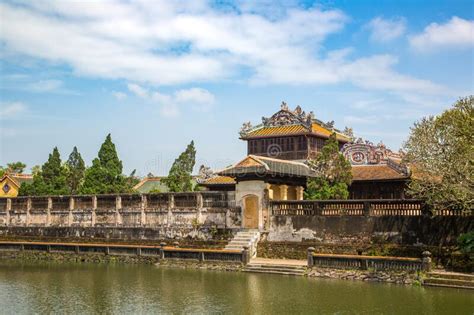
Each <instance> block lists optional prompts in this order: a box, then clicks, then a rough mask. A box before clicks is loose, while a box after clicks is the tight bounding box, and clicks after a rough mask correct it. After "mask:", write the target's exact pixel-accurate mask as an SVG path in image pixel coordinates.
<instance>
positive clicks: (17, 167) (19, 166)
mask: <svg viewBox="0 0 474 315" xmlns="http://www.w3.org/2000/svg"><path fill="white" fill-rule="evenodd" d="M25 168H26V164H25V163H22V162H19V161H18V162H12V163H8V164H7V170H8V172H9V173H17V174H21V173H23V171H24V170H25Z"/></svg>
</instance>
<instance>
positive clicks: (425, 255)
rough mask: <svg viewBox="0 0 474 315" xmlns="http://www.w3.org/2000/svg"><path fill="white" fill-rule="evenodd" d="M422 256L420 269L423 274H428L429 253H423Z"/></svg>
mask: <svg viewBox="0 0 474 315" xmlns="http://www.w3.org/2000/svg"><path fill="white" fill-rule="evenodd" d="M422 255H423V258H422V260H421V269H422V270H423V271H424V272H430V271H431V253H430V252H429V251H424V252H423V254H422Z"/></svg>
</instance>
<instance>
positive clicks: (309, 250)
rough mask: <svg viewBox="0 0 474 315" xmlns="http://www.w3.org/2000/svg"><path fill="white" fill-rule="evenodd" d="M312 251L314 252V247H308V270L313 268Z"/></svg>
mask: <svg viewBox="0 0 474 315" xmlns="http://www.w3.org/2000/svg"><path fill="white" fill-rule="evenodd" d="M314 251H315V249H314V247H309V248H308V250H307V257H308V267H309V268H311V267H313V266H314V257H313V253H314Z"/></svg>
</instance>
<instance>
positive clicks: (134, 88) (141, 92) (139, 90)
mask: <svg viewBox="0 0 474 315" xmlns="http://www.w3.org/2000/svg"><path fill="white" fill-rule="evenodd" d="M127 87H128V89H129V90H130V92H132V93H133V94H135V95H136V96H139V97H142V98H148V97H149V95H148V91H147V90H146V89H144V88H143V87H141V86H140V85H138V84H135V83H129V84H128V85H127Z"/></svg>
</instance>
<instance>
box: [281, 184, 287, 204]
mask: <svg viewBox="0 0 474 315" xmlns="http://www.w3.org/2000/svg"><path fill="white" fill-rule="evenodd" d="M280 198H281V200H288V185H280Z"/></svg>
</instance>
